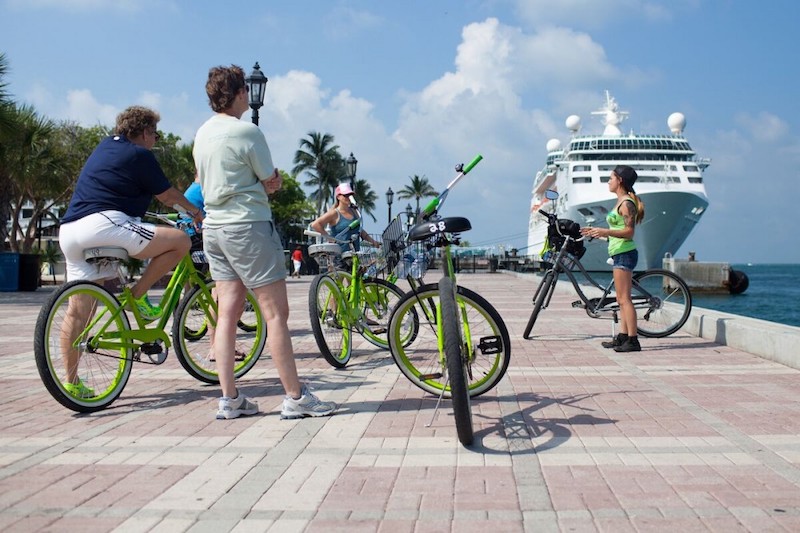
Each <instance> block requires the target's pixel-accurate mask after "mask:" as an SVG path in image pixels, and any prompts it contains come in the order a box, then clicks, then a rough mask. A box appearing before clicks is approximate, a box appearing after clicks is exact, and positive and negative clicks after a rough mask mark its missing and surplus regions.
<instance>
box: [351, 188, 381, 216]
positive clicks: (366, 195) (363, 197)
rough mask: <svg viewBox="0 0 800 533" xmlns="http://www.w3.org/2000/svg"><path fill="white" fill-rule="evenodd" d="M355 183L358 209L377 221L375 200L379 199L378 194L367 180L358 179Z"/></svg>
mask: <svg viewBox="0 0 800 533" xmlns="http://www.w3.org/2000/svg"><path fill="white" fill-rule="evenodd" d="M355 185H356V188H355V189H354V192H355V193H356V200H357V202H358V209H359V210H360V211H361V212H362V213H366V214H368V215H369V216H371V217H372V220H373V221H374V222H377V221H378V219H377V218H375V202H376V201H377V200H378V195H377V194H375V191H373V190H372V187H371V186H370V184H369V183H367V180H360V179H356V183H355Z"/></svg>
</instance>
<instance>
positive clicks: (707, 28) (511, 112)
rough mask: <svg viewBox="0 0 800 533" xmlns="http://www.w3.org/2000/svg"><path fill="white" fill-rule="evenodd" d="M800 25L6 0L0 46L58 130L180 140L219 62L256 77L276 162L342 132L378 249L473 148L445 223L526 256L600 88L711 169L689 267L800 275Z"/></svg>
mask: <svg viewBox="0 0 800 533" xmlns="http://www.w3.org/2000/svg"><path fill="white" fill-rule="evenodd" d="M798 21H800V2H797V1H795V0H765V1H764V2H740V1H734V0H708V1H706V0H663V1H655V0H650V1H647V0H603V1H602V2H599V1H594V0H462V1H456V0H438V1H437V0H411V1H392V2H389V1H386V2H374V1H367V0H352V1H349V0H305V1H303V2H295V1H288V0H287V1H270V2H267V1H255V0H253V1H235V0H231V1H228V2H218V1H211V0H192V1H189V0H171V1H170V0H115V1H109V0H0V50H2V51H4V52H5V53H6V54H7V56H8V59H9V61H10V66H11V72H10V75H9V77H8V81H9V83H10V87H9V89H10V91H11V93H12V94H13V96H14V97H15V98H16V99H17V100H18V101H22V102H25V103H30V104H33V105H34V106H35V107H36V109H37V110H38V111H39V112H41V113H42V114H44V115H46V116H49V117H51V118H55V119H71V120H75V121H78V122H80V123H82V124H83V125H87V126H90V125H94V124H97V123H102V124H106V125H113V122H114V117H115V116H116V114H117V113H118V112H119V111H121V110H122V109H124V108H125V107H127V106H129V105H132V104H144V105H149V106H151V107H153V108H155V109H157V110H158V111H159V112H160V114H161V117H162V121H161V123H160V125H159V127H160V128H161V129H162V130H164V131H169V132H172V133H175V134H177V135H180V136H181V137H182V138H183V139H185V140H187V141H189V140H191V139H192V138H193V136H194V133H195V131H196V130H197V128H198V127H199V126H200V125H201V124H202V123H203V121H204V120H205V119H206V118H207V117H208V116H209V115H210V110H209V108H208V105H207V102H206V98H205V94H204V83H205V78H206V75H207V72H208V68H209V67H211V66H214V65H219V64H231V63H234V64H238V65H241V66H242V67H244V69H245V71H247V72H249V71H250V70H251V68H252V66H253V63H255V62H256V61H258V62H259V63H260V65H261V67H262V70H263V71H264V73H265V74H266V75H267V76H268V77H269V80H270V81H269V84H268V86H267V93H266V104H265V107H264V108H263V109H262V110H261V128H262V129H263V131H264V133H265V134H266V136H267V140H268V142H269V144H270V147H271V148H272V152H273V159H274V160H275V164H276V165H277V166H278V167H280V168H283V169H290V168H291V166H292V157H293V155H294V152H295V151H296V149H297V147H298V141H299V139H300V138H302V137H304V136H306V134H307V133H308V132H309V131H319V132H327V133H331V134H333V135H334V136H335V139H336V143H337V144H338V145H339V146H340V147H341V152H342V153H343V154H349V153H350V152H353V153H354V154H355V156H356V157H357V158H358V161H359V166H358V176H359V178H365V179H368V180H369V181H370V183H371V184H372V187H373V189H374V190H375V191H376V192H377V193H378V195H379V208H378V210H377V213H376V214H377V216H378V222H376V223H373V222H372V221H371V220H370V221H369V224H368V227H367V229H368V230H370V231H371V232H373V233H380V231H381V230H382V228H383V227H384V226H385V224H386V217H387V212H386V211H387V209H386V204H385V197H384V193H385V191H386V189H387V188H388V187H390V186H391V187H392V188H393V189H394V190H398V189H400V188H402V187H403V186H404V185H406V184H407V183H408V177H409V176H411V175H413V174H419V175H425V176H426V177H427V178H428V179H429V180H430V182H431V183H432V185H433V186H434V187H436V188H443V187H444V186H445V185H446V184H447V183H448V182H449V180H450V179H451V178H452V176H453V171H452V168H453V165H454V164H455V163H458V162H467V161H469V160H470V159H471V158H472V156H473V155H475V154H477V153H480V154H482V155H483V156H484V158H485V159H484V161H483V162H482V163H481V164H480V165H479V166H478V167H476V169H475V171H474V172H473V173H471V174H470V175H469V176H468V177H467V178H466V179H465V180H463V181H462V182H461V183H459V185H458V187H457V188H456V189H455V190H454V191H453V193H452V194H451V195H450V197H449V198H448V202H447V204H446V207H445V209H444V213H445V214H449V215H460V216H467V217H469V218H470V219H471V220H472V225H473V228H474V229H473V230H472V231H471V232H469V233H467V234H465V238H466V239H468V240H469V241H470V242H471V243H472V244H476V245H487V246H490V245H506V246H515V247H522V246H525V244H526V239H527V222H528V210H529V203H530V190H531V186H532V181H533V177H534V175H535V173H536V171H537V170H538V169H539V168H540V167H541V165H542V164H543V162H544V158H545V155H546V151H545V144H546V142H547V140H548V139H550V138H553V137H558V138H560V139H561V140H562V141H564V142H565V141H567V140H568V132H567V130H566V128H565V127H564V120H565V118H566V117H567V116H568V115H571V114H577V115H580V116H581V117H582V118H583V124H584V130H583V132H584V133H589V132H594V131H597V132H599V131H601V130H602V126H601V125H600V123H599V122H597V121H595V120H594V118H593V117H592V116H591V115H590V112H591V111H593V110H595V109H597V108H598V107H599V106H600V105H601V104H602V103H603V99H604V91H605V90H606V89H607V90H609V91H611V93H612V95H613V96H614V97H615V98H616V99H617V101H618V102H619V104H620V106H621V108H622V109H623V110H626V111H628V112H629V113H630V116H629V119H628V121H627V122H626V123H625V127H626V128H627V129H633V130H634V131H636V132H638V133H666V132H667V131H668V129H667V126H666V119H667V116H669V114H670V113H672V112H675V111H680V112H682V113H683V114H684V115H685V116H686V119H687V127H686V130H685V135H686V137H687V139H688V140H689V141H690V143H691V144H692V146H693V148H694V149H695V150H696V151H697V153H698V155H699V156H701V157H709V158H711V160H712V162H711V166H710V167H709V168H708V170H707V171H706V174H705V183H706V189H707V193H708V196H709V199H710V207H709V210H708V211H707V212H706V214H705V215H704V217H703V219H702V220H701V222H700V224H699V225H698V227H697V228H696V229H695V231H694V232H693V233H692V235H691V236H690V237H689V239H688V241H687V242H686V243H685V244H684V246H683V247H682V248H681V250H680V251H679V252H678V255H679V256H686V254H687V252H688V251H689V250H693V251H696V252H697V258H698V260H704V261H730V262H753V263H769V262H792V263H800V247H798V245H797V242H798V239H797V237H796V236H795V237H792V235H794V232H793V231H792V230H791V229H790V228H791V227H792V225H791V220H792V219H791V216H790V214H791V213H792V212H794V211H795V210H798V209H800V205H798V202H799V201H800V170H798V169H800V134H799V132H798V129H799V128H800V123H799V122H798V120H800V112H799V111H800V103H798V98H797V96H796V93H797V86H798V81H800V80H798V73H799V72H800V69H798V67H797V65H798V60H797V50H798V48H800V46H799V45H800V37H799V36H798V35H800V32H799V31H798V28H797V22H798ZM301 181H302V178H301ZM406 203H407V202H401V201H399V200H398V199H397V198H395V203H394V205H393V210H394V213H397V211H398V209H401V208H403V207H404V206H405V204H406Z"/></svg>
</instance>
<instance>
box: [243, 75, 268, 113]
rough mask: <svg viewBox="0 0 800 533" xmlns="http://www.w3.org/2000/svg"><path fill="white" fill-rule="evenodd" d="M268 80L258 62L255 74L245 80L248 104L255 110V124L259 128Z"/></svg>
mask: <svg viewBox="0 0 800 533" xmlns="http://www.w3.org/2000/svg"><path fill="white" fill-rule="evenodd" d="M267 81H269V80H268V79H267V77H266V76H264V73H263V72H261V68H260V67H259V66H258V61H256V64H255V66H253V72H251V73H250V75H249V76H247V77H246V78H245V79H244V82H245V83H246V84H247V90H248V103H249V104H250V109H252V110H253V124H255V125H256V126H258V110H259V108H261V106H263V105H264V92H265V91H264V90H265V89H266V88H267Z"/></svg>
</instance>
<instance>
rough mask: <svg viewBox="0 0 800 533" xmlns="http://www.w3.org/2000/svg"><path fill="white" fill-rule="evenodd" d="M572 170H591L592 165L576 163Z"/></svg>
mask: <svg viewBox="0 0 800 533" xmlns="http://www.w3.org/2000/svg"><path fill="white" fill-rule="evenodd" d="M572 170H573V171H574V172H589V171H591V170H592V165H575V166H573V167H572Z"/></svg>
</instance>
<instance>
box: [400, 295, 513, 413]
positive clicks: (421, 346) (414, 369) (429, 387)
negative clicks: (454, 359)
mask: <svg viewBox="0 0 800 533" xmlns="http://www.w3.org/2000/svg"><path fill="white" fill-rule="evenodd" d="M456 301H457V303H458V304H459V307H460V306H461V304H463V305H464V311H465V312H464V314H463V315H462V316H463V317H464V318H463V320H465V321H466V324H468V326H469V336H470V343H469V348H470V350H471V354H472V360H471V362H470V376H469V384H468V387H469V394H470V396H471V397H473V398H474V397H476V396H480V395H481V394H484V393H486V392H488V391H489V390H491V389H492V388H493V387H494V386H495V385H497V383H499V382H500V380H501V379H502V378H503V376H504V375H505V373H506V370H508V364H509V361H510V359H511V341H510V338H509V335H508V329H507V328H506V325H505V323H504V322H503V319H502V317H501V316H500V314H499V313H498V312H497V310H496V309H495V308H494V307H492V305H491V304H490V303H489V302H487V301H486V300H485V299H484V298H483V297H481V296H480V295H479V294H477V293H475V292H473V291H471V290H469V289H467V288H465V287H461V286H458V287H457V293H456ZM439 305H440V304H439V285H438V284H436V283H430V284H427V285H423V286H421V287H419V288H418V289H417V290H416V291H414V292H407V293H406V294H405V296H403V298H402V299H401V300H400V301H399V302H397V306H396V307H395V308H394V311H392V318H391V320H390V321H389V350H390V351H391V354H392V358H393V359H394V362H395V364H396V365H397V367H398V368H399V369H400V371H401V372H402V373H403V375H404V376H405V377H406V378H408V380H409V381H411V383H413V384H414V385H416V386H417V387H419V388H420V389H422V390H424V391H425V392H428V393H430V394H434V395H436V396H438V395H439V394H440V393H441V392H442V389H444V391H445V392H444V397H445V398H449V397H450V387H448V386H447V382H446V379H445V375H444V361H443V359H442V358H441V357H440V355H441V354H440V351H439V340H438V336H437V326H436V316H435V315H434V314H433V313H432V312H431V310H432V309H433V310H434V313H435V310H436V309H437V308H438V307H439ZM411 312H416V314H417V316H419V322H420V324H419V328H418V333H417V335H416V337H415V338H414V339H413V341H412V342H405V341H404V337H403V332H404V330H403V324H404V323H405V322H407V320H408V317H407V315H408V314H409V313H411ZM463 320H462V323H463Z"/></svg>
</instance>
